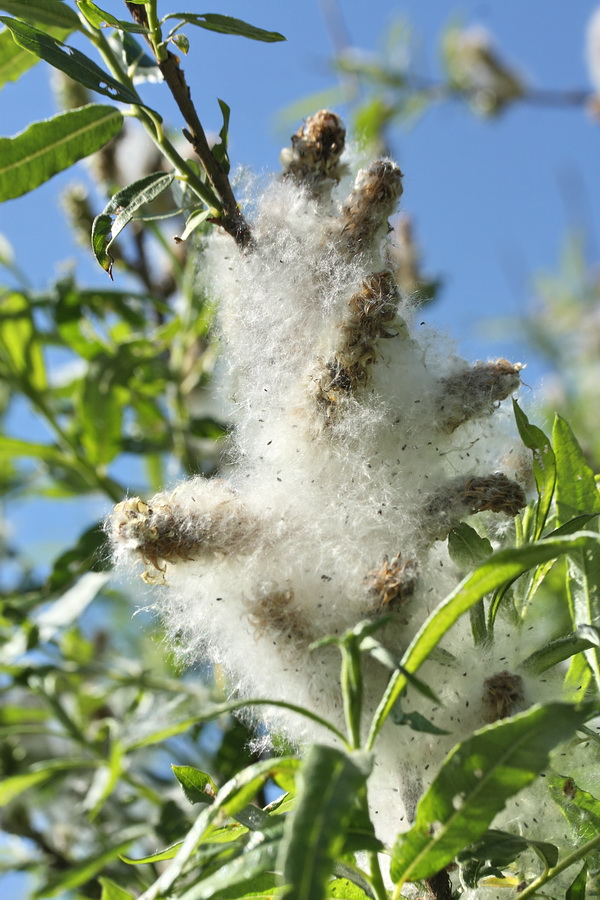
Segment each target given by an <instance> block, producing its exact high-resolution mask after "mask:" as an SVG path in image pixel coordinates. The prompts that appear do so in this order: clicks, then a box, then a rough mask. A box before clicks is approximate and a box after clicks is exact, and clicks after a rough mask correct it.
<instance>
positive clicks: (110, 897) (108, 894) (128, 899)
mask: <svg viewBox="0 0 600 900" xmlns="http://www.w3.org/2000/svg"><path fill="white" fill-rule="evenodd" d="M98 881H99V882H100V885H101V887H102V894H101V896H100V900H135V898H134V896H133V894H130V893H129V891H126V890H124V888H122V887H119V885H118V884H116V883H115V882H114V881H111V879H110V878H103V877H101V878H99V879H98Z"/></svg>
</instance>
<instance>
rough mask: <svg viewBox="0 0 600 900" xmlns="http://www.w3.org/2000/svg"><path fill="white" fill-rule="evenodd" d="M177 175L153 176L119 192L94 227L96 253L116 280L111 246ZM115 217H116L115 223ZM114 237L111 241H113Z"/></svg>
mask: <svg viewBox="0 0 600 900" xmlns="http://www.w3.org/2000/svg"><path fill="white" fill-rule="evenodd" d="M174 178H175V175H174V173H169V174H167V175H165V174H164V172H153V173H152V174H151V175H146V176H144V178H140V179H139V180H138V181H134V182H133V183H132V184H129V185H127V187H124V188H123V189H122V190H120V191H117V193H116V194H114V196H113V197H111V199H110V200H109V201H108V203H107V204H106V206H105V207H104V209H103V211H102V212H101V213H100V215H99V216H96V218H95V219H94V222H93V225H92V250H93V251H94V256H95V257H96V260H97V261H98V263H99V264H100V265H101V266H102V268H103V269H104V270H105V271H106V272H108V274H109V275H110V276H111V278H112V262H113V259H112V256H111V255H110V253H109V252H108V251H109V249H110V246H111V244H112V243H113V241H114V240H115V239H116V238H117V236H118V235H119V234H120V233H121V231H122V230H123V228H125V226H126V225H127V224H128V223H129V222H130V221H131V220H132V218H133V216H134V215H135V213H136V212H137V210H138V209H139V208H140V207H141V206H143V205H144V204H146V203H151V202H152V201H153V200H155V199H156V198H157V197H158V196H159V195H160V194H162V193H163V191H166V189H167V188H168V187H169V186H170V185H171V184H172V182H173V179H174ZM112 216H115V220H114V222H113V220H112ZM109 235H110V237H109Z"/></svg>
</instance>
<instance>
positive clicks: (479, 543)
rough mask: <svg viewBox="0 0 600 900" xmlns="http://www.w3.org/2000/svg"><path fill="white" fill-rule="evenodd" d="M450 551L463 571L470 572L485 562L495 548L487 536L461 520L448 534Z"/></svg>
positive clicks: (456, 564) (452, 558) (455, 563)
mask: <svg viewBox="0 0 600 900" xmlns="http://www.w3.org/2000/svg"><path fill="white" fill-rule="evenodd" d="M448 552H449V554H450V558H451V560H452V562H453V563H454V565H455V566H456V567H457V568H458V569H460V570H461V572H470V571H471V570H472V569H474V568H475V567H476V566H478V565H480V564H481V563H482V562H485V561H486V559H487V558H488V557H489V556H491V555H492V553H493V552H494V550H493V547H492V545H491V543H490V542H489V540H488V539H487V538H485V537H481V535H479V534H477V532H476V531H475V529H474V528H472V527H471V526H470V525H467V523H466V522H461V523H460V525H457V526H456V528H453V529H452V530H451V531H450V534H449V535H448Z"/></svg>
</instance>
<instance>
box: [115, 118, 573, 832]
mask: <svg viewBox="0 0 600 900" xmlns="http://www.w3.org/2000/svg"><path fill="white" fill-rule="evenodd" d="M343 147H344V128H343V125H342V123H341V120H340V119H339V118H338V116H337V115H335V114H334V113H332V112H329V111H322V112H320V113H317V114H316V115H315V116H313V117H311V118H310V119H308V120H307V121H306V123H305V124H304V125H303V126H302V127H301V128H300V129H299V130H298V132H297V133H296V134H295V135H294V137H293V138H292V143H291V147H290V148H289V149H288V150H287V151H284V153H283V156H282V159H283V164H284V173H283V177H281V176H280V177H276V178H273V179H272V181H271V182H270V183H269V184H268V186H267V187H266V188H265V189H264V191H263V193H262V194H261V195H260V196H259V197H258V198H257V202H256V210H257V212H256V216H255V219H254V221H253V223H252V232H253V236H254V243H253V246H252V248H251V249H249V250H247V251H246V252H244V253H241V252H239V251H238V250H237V248H236V247H235V245H234V243H233V241H232V240H231V238H229V237H228V236H227V235H226V234H217V235H214V236H213V237H212V238H211V239H210V240H209V241H208V245H207V247H206V248H205V252H204V256H203V272H204V275H203V278H204V283H203V284H202V289H203V290H205V291H208V292H209V294H210V295H211V296H213V297H215V298H216V299H217V300H218V303H219V336H220V341H221V345H222V369H221V375H220V385H219V386H220V390H221V396H222V398H223V403H224V404H225V405H226V407H227V409H228V413H229V415H230V420H231V423H232V426H233V428H232V436H231V439H230V444H229V450H228V456H227V459H226V460H224V463H223V469H222V471H223V473H224V475H225V477H224V480H221V481H216V480H210V479H205V478H202V477H200V476H199V477H196V478H193V479H191V480H189V481H184V482H182V483H181V484H179V485H178V486H176V487H175V488H174V490H171V491H164V492H162V493H161V494H159V495H157V496H156V497H153V498H149V499H146V500H141V499H139V498H134V499H130V500H126V501H124V502H123V503H121V504H119V505H118V507H117V508H116V510H115V513H114V515H113V517H112V520H111V522H110V523H109V529H110V532H111V536H112V542H113V546H114V551H115V555H116V558H117V559H118V561H119V562H120V563H122V564H130V565H131V567H132V568H133V570H135V571H136V572H138V573H139V574H141V575H142V577H145V578H146V579H147V580H149V581H162V582H164V584H163V585H162V586H158V587H154V588H152V591H153V594H152V596H153V597H154V600H155V606H156V608H157V609H158V610H160V612H161V613H162V615H163V617H164V621H165V623H166V626H167V629H168V630H169V632H170V633H171V634H172V635H173V636H174V638H175V637H176V638H177V646H178V648H180V649H182V652H183V653H184V654H186V655H187V657H188V658H189V659H191V660H193V659H197V658H198V657H199V656H200V655H201V654H202V655H206V654H208V655H209V656H210V658H212V659H213V660H215V661H218V662H219V663H220V664H221V665H222V666H224V667H225V668H226V669H227V671H228V672H229V674H230V677H231V685H232V690H234V691H235V692H237V693H238V694H239V695H242V696H244V695H246V696H250V695H252V696H254V697H256V696H263V697H266V698H270V699H275V700H287V701H293V702H294V703H296V704H300V705H305V706H307V707H309V708H310V709H311V710H313V711H315V712H318V714H319V715H321V716H324V717H329V718H330V719H331V720H332V721H333V722H334V723H335V724H336V725H337V726H338V727H341V728H343V727H344V724H343V704H342V699H341V696H340V688H339V654H338V652H337V651H336V650H335V649H334V648H332V647H331V646H321V647H320V648H317V649H311V644H312V642H314V641H318V639H319V638H321V637H323V636H325V635H331V634H337V635H339V634H341V633H342V632H343V631H344V630H345V629H348V628H351V627H353V626H354V625H356V624H357V623H358V622H359V621H361V620H363V619H365V618H373V619H379V618H385V624H384V625H383V627H382V629H381V630H380V631H379V632H377V637H378V639H379V640H380V641H381V642H382V643H383V644H384V645H385V646H386V647H387V649H388V651H389V653H390V654H391V655H393V657H394V658H395V659H397V660H399V659H400V658H401V656H402V653H403V651H404V650H405V649H406V647H407V646H408V644H409V643H410V641H411V640H412V638H413V637H414V636H415V634H416V633H417V631H418V630H419V628H420V626H421V625H422V624H423V622H424V621H425V619H426V618H427V616H428V615H429V614H430V613H431V612H432V611H433V610H434V609H435V607H436V606H437V605H438V604H439V603H440V602H441V601H442V600H443V598H444V597H445V596H446V595H447V594H448V593H449V592H450V591H452V590H453V589H454V588H455V587H456V585H457V584H458V581H459V580H460V577H461V575H460V574H459V573H458V571H457V569H456V568H455V567H454V565H453V564H452V562H451V560H450V557H449V555H448V549H447V544H446V537H447V535H448V533H449V531H450V530H451V529H453V528H455V527H456V526H457V525H459V524H460V523H461V522H464V521H466V520H469V521H470V523H471V524H472V525H474V527H476V528H477V529H479V530H481V529H486V528H487V529H488V532H489V533H490V534H491V535H492V538H493V536H494V534H498V533H499V531H500V530H501V529H502V530H504V532H506V531H507V530H508V531H509V532H510V523H511V520H512V518H513V517H514V516H516V515H517V513H518V512H519V510H520V509H521V508H522V507H523V506H524V505H525V496H524V493H523V490H522V488H521V487H520V486H519V484H517V483H516V482H515V481H513V480H512V479H511V478H510V477H509V475H508V474H507V473H506V472H503V471H502V462H501V461H502V460H503V459H506V458H508V457H509V456H510V452H511V446H512V445H514V443H515V440H514V439H513V438H512V437H510V436H507V428H506V426H505V423H504V418H505V417H504V416H503V415H502V413H501V411H500V410H499V407H501V405H502V402H503V401H504V400H505V399H506V398H507V397H509V396H510V395H511V394H513V393H514V392H516V391H517V390H518V389H519V385H520V377H519V373H520V370H521V368H522V367H521V366H520V364H518V363H510V362H507V361H506V360H504V359H499V360H495V361H490V362H477V363H475V364H474V365H469V364H468V363H467V362H465V361H464V360H463V359H461V358H460V357H459V356H458V355H457V354H456V352H455V350H454V348H453V346H452V344H451V343H450V342H449V340H448V339H447V338H445V337H444V336H441V335H440V334H438V333H436V332H434V331H432V330H430V329H429V328H428V327H427V326H426V325H424V324H423V323H422V319H423V312H421V311H419V310H418V309H417V308H415V306H414V305H413V303H412V301H411V299H410V297H407V296H406V295H404V294H403V292H402V291H401V289H400V288H399V286H398V284H397V281H396V276H395V274H394V271H392V269H391V268H390V266H389V265H388V264H386V260H392V259H394V258H397V256H398V254H397V253H394V247H393V245H392V244H391V242H392V241H393V240H394V232H393V231H392V230H391V229H390V225H389V217H390V216H391V215H393V214H394V213H395V212H396V211H397V205H398V201H399V199H400V196H401V194H402V191H403V176H402V174H401V172H400V170H399V168H398V167H397V166H396V164H395V163H394V162H392V161H391V160H389V159H384V160H377V161H375V162H372V163H371V164H370V165H368V166H366V167H365V168H363V169H361V170H360V171H359V172H358V173H357V174H356V177H355V179H354V183H353V184H351V183H349V179H348V177H347V176H344V171H345V166H346V165H347V163H346V160H345V157H343V156H341V153H342V150H343ZM471 517H474V518H471ZM535 634H536V633H535V632H533V633H531V634H530V633H529V632H528V633H527V641H529V644H528V645H527V646H525V639H524V638H522V637H521V635H520V632H519V631H518V629H517V628H516V626H514V625H511V624H510V623H508V622H507V623H504V622H503V623H502V626H501V627H498V628H497V638H496V641H495V643H494V644H493V645H492V646H490V647H485V648H482V647H478V648H477V650H475V649H474V646H473V637H472V634H471V627H470V622H469V619H468V616H466V617H463V618H462V619H461V620H460V621H459V623H458V624H457V625H456V626H455V627H454V628H453V629H452V630H451V631H450V632H449V634H448V635H447V636H446V638H445V639H444V641H443V644H442V647H441V650H440V652H439V654H438V655H437V656H434V657H432V658H431V659H430V660H429V661H428V662H427V663H425V665H424V666H423V667H422V669H421V670H420V673H419V677H422V678H423V680H424V681H425V682H426V683H428V684H431V685H432V686H433V687H434V688H435V690H436V691H439V696H440V699H441V701H442V702H443V706H442V707H436V706H435V705H434V704H433V702H432V701H430V700H428V699H426V698H425V697H423V695H422V694H420V693H418V692H415V691H414V690H413V689H412V688H409V689H408V694H407V696H406V697H405V698H404V700H403V703H405V704H406V708H407V709H408V710H414V711H416V712H419V713H420V714H421V715H422V716H424V717H425V718H426V719H428V720H430V721H433V722H434V723H435V726H436V727H437V728H438V729H439V731H440V733H435V734H434V733H424V732H416V731H413V730H411V728H410V727H408V726H407V725H404V726H397V725H394V724H392V723H391V722H390V723H389V724H387V725H386V727H385V728H384V731H383V733H382V736H381V739H380V742H379V744H378V746H377V748H376V757H375V770H374V776H373V779H372V784H371V787H370V793H369V796H370V804H371V810H372V814H373V816H374V820H375V824H376V829H377V832H378V834H380V835H381V837H382V838H383V839H384V840H392V839H393V837H394V835H395V834H396V833H397V831H398V830H400V829H405V828H407V827H408V826H409V824H410V820H411V817H412V816H413V815H414V806H415V802H416V799H417V798H418V796H419V794H420V793H421V792H422V790H423V789H424V788H425V787H426V786H427V784H428V783H429V781H430V779H431V778H432V777H433V775H434V774H435V771H436V769H437V768H438V766H439V765H440V763H441V761H442V760H443V759H444V757H445V755H446V754H447V753H448V751H449V750H450V749H451V748H452V747H453V746H454V745H455V744H456V743H457V742H458V741H460V740H462V739H464V738H465V737H466V736H467V735H469V734H470V733H471V732H472V731H474V730H475V729H477V728H481V727H483V726H484V725H486V723H487V722H488V721H490V720H491V719H497V718H500V717H502V716H504V715H510V714H511V712H512V711H513V710H514V709H515V708H517V707H518V708H522V707H524V706H526V705H530V704H532V703H534V702H538V701H540V700H543V699H544V698H548V697H550V696H555V693H556V689H557V688H556V680H553V678H552V676H551V674H550V675H549V674H548V673H546V674H545V677H544V678H543V679H542V678H535V677H533V676H529V675H528V676H527V679H526V682H527V683H526V684H522V683H521V680H520V676H516V675H511V674H510V673H511V672H514V671H515V670H516V669H517V667H518V663H519V661H520V660H522V659H523V658H524V656H525V655H527V652H530V651H531V650H532V649H535V640H536V637H535ZM542 640H543V641H545V636H543V638H540V641H542ZM364 673H365V680H366V684H365V699H364V707H365V722H367V721H368V719H369V716H370V715H371V714H372V713H373V711H374V709H375V707H376V706H377V704H378V702H379V700H380V698H381V695H382V693H383V690H384V688H385V684H386V680H387V677H388V672H387V670H386V669H385V668H384V667H383V666H381V665H380V664H379V663H378V662H376V661H375V660H372V659H366V660H365V663H364ZM490 673H492V675H490ZM493 673H499V674H497V675H493ZM465 675H467V676H468V677H465ZM524 680H525V679H524ZM265 717H266V718H265V721H266V724H267V726H272V727H274V728H277V729H280V730H284V731H285V732H286V733H287V735H288V738H289V739H290V740H292V741H295V742H297V743H298V744H302V743H303V742H306V741H309V740H314V739H317V740H319V741H328V740H331V737H330V736H329V734H328V733H325V732H324V731H320V730H318V729H317V726H313V725H312V724H311V723H309V722H308V720H306V719H302V718H300V717H295V716H293V715H292V714H290V715H286V714H284V713H281V712H271V713H267V712H265ZM441 732H447V733H441ZM424 760H426V761H427V766H425V765H424Z"/></svg>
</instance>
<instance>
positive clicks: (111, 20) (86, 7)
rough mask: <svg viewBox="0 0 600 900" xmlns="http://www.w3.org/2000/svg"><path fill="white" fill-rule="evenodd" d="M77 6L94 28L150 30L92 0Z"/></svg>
mask: <svg viewBox="0 0 600 900" xmlns="http://www.w3.org/2000/svg"><path fill="white" fill-rule="evenodd" d="M0 2H1V0H0ZM77 6H78V7H79V9H80V10H81V12H82V13H83V15H84V16H85V18H86V19H87V20H88V22H89V23H90V25H93V26H94V28H103V27H104V26H106V25H111V26H112V27H113V28H117V29H118V30H119V31H129V32H132V33H134V34H148V29H147V28H144V26H143V25H138V24H137V22H125V21H123V20H122V19H117V17H116V16H113V14H112V13H109V12H106V10H104V9H100V7H99V6H97V5H96V4H95V3H92V0H77Z"/></svg>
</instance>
